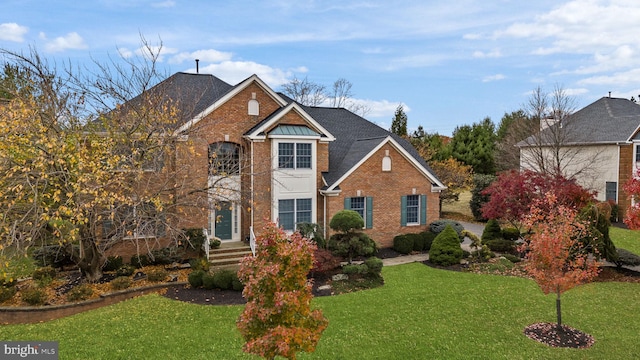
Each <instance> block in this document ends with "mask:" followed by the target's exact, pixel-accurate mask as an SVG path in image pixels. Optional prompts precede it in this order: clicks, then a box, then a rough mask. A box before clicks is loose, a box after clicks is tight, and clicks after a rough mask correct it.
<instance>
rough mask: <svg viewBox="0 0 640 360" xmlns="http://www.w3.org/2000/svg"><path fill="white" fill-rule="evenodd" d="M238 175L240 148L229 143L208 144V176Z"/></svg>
mask: <svg viewBox="0 0 640 360" xmlns="http://www.w3.org/2000/svg"><path fill="white" fill-rule="evenodd" d="M238 174H240V146H239V145H238V144H234V143H230V142H217V143H213V144H209V175H218V176H226V175H238Z"/></svg>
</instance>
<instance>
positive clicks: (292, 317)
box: [237, 223, 328, 359]
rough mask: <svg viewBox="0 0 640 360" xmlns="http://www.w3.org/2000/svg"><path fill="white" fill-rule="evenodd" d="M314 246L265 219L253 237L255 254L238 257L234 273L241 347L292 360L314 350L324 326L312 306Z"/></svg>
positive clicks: (263, 355)
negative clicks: (241, 303) (240, 304)
mask: <svg viewBox="0 0 640 360" xmlns="http://www.w3.org/2000/svg"><path fill="white" fill-rule="evenodd" d="M315 250H316V245H315V244H314V243H313V242H311V241H309V240H308V239H306V238H304V237H302V236H301V235H300V234H299V233H294V234H293V235H291V237H290V238H287V235H286V234H285V233H284V231H282V230H281V229H279V228H278V227H277V226H276V225H275V224H273V223H269V224H267V225H266V226H265V227H264V229H263V230H262V234H261V235H260V236H259V237H258V238H257V240H256V255H255V256H247V257H245V258H244V259H243V260H242V263H241V266H240V271H239V272H238V277H239V278H240V280H241V281H242V282H243V283H244V285H245V287H244V291H243V292H242V295H243V296H244V297H245V298H246V299H247V305H246V306H245V309H244V311H243V313H242V314H241V315H240V318H239V319H238V322H237V325H238V329H239V330H240V333H241V334H242V336H243V337H244V339H245V341H246V343H245V345H244V347H243V350H244V351H245V352H248V353H252V354H256V355H259V356H262V357H264V358H267V359H273V358H275V357H276V356H283V357H285V358H287V359H295V358H296V353H298V352H300V351H305V352H313V351H314V350H315V347H316V345H317V343H318V341H319V340H320V335H321V334H322V332H323V331H324V329H325V328H326V327H327V325H328V321H327V319H326V318H325V317H324V316H323V315H322V312H321V311H320V310H312V309H311V299H312V298H313V295H312V293H311V286H312V284H311V281H310V280H308V279H307V274H308V273H309V271H310V270H311V268H312V267H313V253H314V251H315Z"/></svg>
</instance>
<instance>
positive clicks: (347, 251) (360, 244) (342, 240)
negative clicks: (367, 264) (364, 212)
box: [328, 215, 376, 262]
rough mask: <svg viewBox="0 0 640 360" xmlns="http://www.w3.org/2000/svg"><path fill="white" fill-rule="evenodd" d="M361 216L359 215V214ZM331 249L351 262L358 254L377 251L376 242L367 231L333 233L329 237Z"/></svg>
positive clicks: (368, 253) (362, 254)
mask: <svg viewBox="0 0 640 360" xmlns="http://www.w3.org/2000/svg"><path fill="white" fill-rule="evenodd" d="M358 216H359V215H358ZM328 247H329V250H331V251H332V252H333V253H334V254H336V255H338V256H343V257H346V258H347V260H348V261H349V262H351V261H352V260H353V258H354V257H357V256H370V255H373V254H374V253H375V251H376V243H375V242H374V241H373V240H371V238H370V237H369V236H368V235H367V234H365V233H348V234H333V235H331V238H329V243H328Z"/></svg>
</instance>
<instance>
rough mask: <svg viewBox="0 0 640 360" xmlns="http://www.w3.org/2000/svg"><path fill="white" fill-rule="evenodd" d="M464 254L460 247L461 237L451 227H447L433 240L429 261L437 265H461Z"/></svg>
mask: <svg viewBox="0 0 640 360" xmlns="http://www.w3.org/2000/svg"><path fill="white" fill-rule="evenodd" d="M462 256H463V252H462V248H461V247H460V237H459V235H458V234H457V233H456V231H455V230H454V229H453V227H451V225H447V226H445V228H444V230H443V231H441V232H440V233H439V234H438V235H437V236H436V238H435V239H434V240H433V244H432V245H431V250H430V251H429V261H431V262H432V263H434V264H436V265H442V266H450V265H454V264H459V263H460V260H461V259H462Z"/></svg>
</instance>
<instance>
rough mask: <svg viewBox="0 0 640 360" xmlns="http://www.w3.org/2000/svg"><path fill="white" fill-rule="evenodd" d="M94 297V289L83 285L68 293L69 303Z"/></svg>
mask: <svg viewBox="0 0 640 360" xmlns="http://www.w3.org/2000/svg"><path fill="white" fill-rule="evenodd" d="M91 295H93V289H92V288H91V286H90V285H88V284H82V285H78V286H75V287H74V288H72V289H71V290H69V292H68V293H67V300H69V301H82V300H87V299H88V298H90V297H91Z"/></svg>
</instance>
